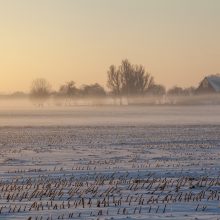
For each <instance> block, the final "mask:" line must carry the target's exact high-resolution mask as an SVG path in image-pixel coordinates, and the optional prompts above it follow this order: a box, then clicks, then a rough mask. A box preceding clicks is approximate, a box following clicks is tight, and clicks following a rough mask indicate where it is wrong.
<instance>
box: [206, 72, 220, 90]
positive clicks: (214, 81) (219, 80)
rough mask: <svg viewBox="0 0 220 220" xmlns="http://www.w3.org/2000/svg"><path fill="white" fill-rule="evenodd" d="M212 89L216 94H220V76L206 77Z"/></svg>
mask: <svg viewBox="0 0 220 220" xmlns="http://www.w3.org/2000/svg"><path fill="white" fill-rule="evenodd" d="M206 78H207V80H208V82H209V83H210V85H211V86H212V88H213V89H214V90H215V91H216V92H220V75H219V74H217V75H211V76H207V77H206Z"/></svg>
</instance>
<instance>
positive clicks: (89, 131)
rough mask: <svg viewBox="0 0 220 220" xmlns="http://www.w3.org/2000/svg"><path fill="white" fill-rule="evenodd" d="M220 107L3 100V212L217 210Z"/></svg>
mask: <svg viewBox="0 0 220 220" xmlns="http://www.w3.org/2000/svg"><path fill="white" fill-rule="evenodd" d="M219 113H220V107H218V106H204V107H203V106H197V107H180V106H179V107H164V108H160V107H158V108H156V107H152V108H151V107H149V108H148V107H144V106H142V107H136V108H134V107H121V108H120V107H117V108H108V109H107V108H102V107H100V108H98V107H96V108H92V107H90V108H87V109H83V108H75V109H68V110H63V111H61V110H58V109H57V110H50V109H47V110H30V109H29V110H25V111H22V110H21V109H20V110H12V109H11V110H10V111H8V110H6V109H3V110H0V123H1V127H0V219H38V220H39V219H215V220H217V219H220V176H219V175H220V116H219ZM30 217H31V218H30Z"/></svg>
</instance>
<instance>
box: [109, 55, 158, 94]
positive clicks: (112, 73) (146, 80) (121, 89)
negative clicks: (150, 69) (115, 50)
mask: <svg viewBox="0 0 220 220" xmlns="http://www.w3.org/2000/svg"><path fill="white" fill-rule="evenodd" d="M107 76H108V80H107V86H108V88H109V89H110V90H111V92H112V94H114V95H128V96H131V95H143V94H145V93H146V92H147V90H148V88H150V87H151V86H152V85H154V79H153V77H152V76H151V75H150V74H149V73H147V72H146V70H145V68H144V67H143V66H142V65H132V64H131V63H130V62H129V61H128V60H127V59H125V60H122V62H121V65H120V66H119V67H118V69H117V68H116V67H115V66H114V65H111V66H110V67H109V70H108V72H107Z"/></svg>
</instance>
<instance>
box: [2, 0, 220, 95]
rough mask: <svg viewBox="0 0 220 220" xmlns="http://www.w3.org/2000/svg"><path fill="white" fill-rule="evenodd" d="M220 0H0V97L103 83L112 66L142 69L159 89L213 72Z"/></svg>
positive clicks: (218, 57) (219, 64) (219, 55)
mask: <svg viewBox="0 0 220 220" xmlns="http://www.w3.org/2000/svg"><path fill="white" fill-rule="evenodd" d="M219 11H220V1H219V0H19V1H14V0H0V92H12V91H16V90H22V91H28V90H29V88H30V83H31V82H32V80H33V79H35V78H39V77H41V78H42V77H43V78H46V79H47V80H48V81H50V82H51V84H52V86H53V88H54V89H57V88H58V87H59V86H60V85H61V84H62V83H65V82H66V81H69V80H74V81H75V82H76V83H77V86H80V85H81V84H83V83H85V84H86V83H94V82H98V83H100V84H102V85H103V86H105V85H106V72H107V69H108V67H109V66H110V65H111V64H116V65H118V64H119V63H120V62H121V60H122V59H124V58H128V59H129V60H130V61H131V62H132V63H137V64H143V65H144V66H145V67H146V70H147V71H149V72H150V73H151V74H152V75H153V76H154V77H155V81H156V82H158V83H161V84H164V85H165V86H166V87H168V88H169V87H171V86H173V85H180V86H183V87H187V86H191V85H194V86H196V85H197V84H198V83H199V81H200V80H201V79H202V78H203V77H204V76H205V75H206V74H214V73H217V72H220V28H219V27H220V13H219Z"/></svg>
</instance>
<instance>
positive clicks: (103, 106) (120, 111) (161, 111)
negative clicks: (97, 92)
mask: <svg viewBox="0 0 220 220" xmlns="http://www.w3.org/2000/svg"><path fill="white" fill-rule="evenodd" d="M197 99H198V98H197ZM137 100H138V99H133V100H129V101H130V102H131V103H135V102H137ZM201 100H203V101H204V99H201ZM207 100H208V99H207ZM61 101H62V102H61ZM174 101H175V102H177V99H176V100H174ZM65 102H66V100H56V101H54V100H50V101H48V102H46V103H44V106H43V107H42V106H41V107H39V106H38V105H36V103H33V102H31V101H30V100H28V99H19V100H16V99H10V100H7V99H4V100H3V99H1V100H0V126H99V125H106V126H108V125H132V126H137V125H166V124H172V125H175V124H176V125H182V124H220V105H213V104H208V105H207V104H206V105H204V103H206V102H204V103H203V105H201V104H196V105H195V104H194V105H192V103H193V102H192V100H191V101H190V102H189V103H191V104H190V105H189V104H186V105H178V104H167V103H165V104H159V105H146V103H144V104H145V105H143V103H142V102H140V103H139V105H127V100H126V99H124V100H123V105H122V106H119V103H118V102H115V100H113V99H103V100H101V99H96V100H91V99H88V100H85V99H83V100H78V101H77V102H75V103H65ZM64 103H65V105H64ZM141 103H142V105H141ZM177 103H178V102H177ZM114 104H115V105H114Z"/></svg>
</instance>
